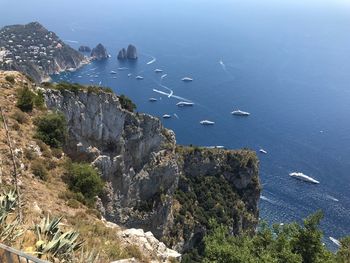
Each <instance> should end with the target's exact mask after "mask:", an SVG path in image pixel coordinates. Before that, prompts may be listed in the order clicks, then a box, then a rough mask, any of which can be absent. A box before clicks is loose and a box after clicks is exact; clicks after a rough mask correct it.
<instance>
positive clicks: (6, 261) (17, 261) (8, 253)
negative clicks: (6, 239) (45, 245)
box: [0, 244, 50, 263]
mask: <svg viewBox="0 0 350 263" xmlns="http://www.w3.org/2000/svg"><path fill="white" fill-rule="evenodd" d="M0 262H1V263H22V262H25V263H50V262H48V261H45V260H41V259H38V258H36V257H33V256H31V255H28V254H25V253H23V252H21V251H19V250H17V249H14V248H12V247H9V246H6V245H4V244H0Z"/></svg>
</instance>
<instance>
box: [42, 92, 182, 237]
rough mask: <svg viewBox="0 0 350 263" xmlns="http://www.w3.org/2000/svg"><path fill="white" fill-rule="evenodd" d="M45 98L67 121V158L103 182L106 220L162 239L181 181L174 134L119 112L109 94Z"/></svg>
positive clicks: (52, 94) (53, 94)
mask: <svg viewBox="0 0 350 263" xmlns="http://www.w3.org/2000/svg"><path fill="white" fill-rule="evenodd" d="M45 97H46V102H47V106H48V107H49V108H55V109H58V110H60V111H61V112H63V113H64V114H65V116H66V118H67V121H68V126H69V134H70V141H69V143H68V145H69V146H70V147H69V149H67V150H68V153H69V154H70V155H71V156H73V158H75V159H80V160H86V161H90V162H92V163H93V164H94V165H95V166H96V167H98V168H99V169H100V170H101V172H102V176H103V178H104V179H105V180H106V181H107V188H108V189H106V193H105V196H104V197H102V198H101V199H102V200H101V203H100V210H101V211H102V212H103V215H104V216H105V217H106V219H107V220H109V221H113V222H116V223H119V224H123V225H125V226H127V227H134V226H137V227H141V228H144V229H145V230H152V232H153V233H154V234H155V236H157V237H159V236H162V234H163V228H164V225H165V224H166V222H167V221H168V219H167V217H168V214H169V211H170V210H169V208H170V206H171V201H172V200H171V198H170V197H171V196H172V194H173V192H174V191H175V189H176V186H177V180H178V177H179V171H178V170H179V169H178V164H177V162H176V156H175V152H174V149H175V136H174V134H173V133H172V132H171V131H169V130H166V129H165V128H164V127H163V126H162V124H161V122H160V121H159V119H157V118H154V117H152V116H150V115H146V114H135V113H131V112H129V111H126V110H123V109H122V108H121V105H120V103H119V100H118V97H117V96H116V95H113V94H109V93H99V94H95V93H87V92H79V93H77V94H74V93H72V92H70V91H63V92H60V91H56V90H46V92H45ZM160 192H162V193H163V194H164V195H165V197H164V199H163V200H160V196H159V193H160Z"/></svg>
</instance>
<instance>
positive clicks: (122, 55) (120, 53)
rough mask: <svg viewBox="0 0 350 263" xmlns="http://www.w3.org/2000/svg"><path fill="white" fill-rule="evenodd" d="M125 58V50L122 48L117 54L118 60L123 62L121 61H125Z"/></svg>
mask: <svg viewBox="0 0 350 263" xmlns="http://www.w3.org/2000/svg"><path fill="white" fill-rule="evenodd" d="M126 58H127V57H126V50H125V48H122V49H121V50H120V51H119V53H118V59H121V60H123V59H126Z"/></svg>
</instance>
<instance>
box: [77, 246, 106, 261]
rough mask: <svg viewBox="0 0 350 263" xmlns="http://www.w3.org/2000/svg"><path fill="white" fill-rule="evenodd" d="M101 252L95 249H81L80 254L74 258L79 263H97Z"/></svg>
mask: <svg viewBox="0 0 350 263" xmlns="http://www.w3.org/2000/svg"><path fill="white" fill-rule="evenodd" d="M99 257H100V255H99V253H96V252H95V251H84V249H82V250H81V252H80V254H79V255H78V256H77V257H76V258H75V259H74V262H77V263H97V262H99Z"/></svg>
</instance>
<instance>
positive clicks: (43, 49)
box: [0, 22, 88, 82]
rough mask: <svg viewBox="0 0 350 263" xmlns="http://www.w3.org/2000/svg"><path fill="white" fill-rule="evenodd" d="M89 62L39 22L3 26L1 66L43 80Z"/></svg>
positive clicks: (0, 31) (0, 49)
mask: <svg viewBox="0 0 350 263" xmlns="http://www.w3.org/2000/svg"><path fill="white" fill-rule="evenodd" d="M86 63H88V59H87V58H86V57H84V56H83V55H82V54H81V53H79V52H78V51H76V50H74V49H73V48H71V47H70V46H69V45H67V44H65V43H64V42H63V41H62V40H61V39H59V38H58V36H57V35H56V34H55V33H54V32H51V31H48V30H47V29H46V28H45V27H43V26H42V25H41V24H39V23H38V22H32V23H29V24H26V25H12V26H5V27H3V28H2V29H0V69H3V70H16V71H20V72H23V73H25V74H27V75H28V76H30V77H32V78H33V79H34V80H35V81H36V82H41V81H47V80H49V79H50V75H51V74H56V73H59V72H62V71H65V70H68V69H70V70H74V69H76V68H79V67H80V66H82V65H84V64H86Z"/></svg>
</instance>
